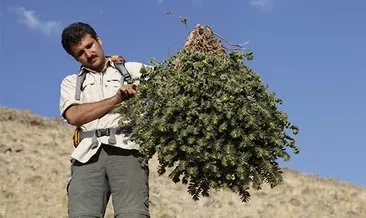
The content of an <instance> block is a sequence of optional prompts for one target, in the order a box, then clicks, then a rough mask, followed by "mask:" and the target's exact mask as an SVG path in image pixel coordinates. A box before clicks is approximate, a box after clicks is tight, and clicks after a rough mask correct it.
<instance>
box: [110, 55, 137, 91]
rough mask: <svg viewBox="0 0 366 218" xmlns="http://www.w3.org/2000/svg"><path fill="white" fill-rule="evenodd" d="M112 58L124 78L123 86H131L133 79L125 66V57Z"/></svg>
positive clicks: (115, 56)
mask: <svg viewBox="0 0 366 218" xmlns="http://www.w3.org/2000/svg"><path fill="white" fill-rule="evenodd" d="M110 58H111V60H112V62H113V63H114V65H115V66H116V68H117V70H118V71H119V73H120V74H121V76H122V78H121V85H123V84H124V82H127V83H128V84H131V83H132V77H131V74H130V73H129V72H128V70H127V69H126V66H125V63H126V60H125V59H124V58H123V57H121V56H118V55H112V56H110Z"/></svg>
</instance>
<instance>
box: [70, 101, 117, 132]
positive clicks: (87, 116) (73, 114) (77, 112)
mask: <svg viewBox="0 0 366 218" xmlns="http://www.w3.org/2000/svg"><path fill="white" fill-rule="evenodd" d="M119 102H120V101H118V99H116V98H115V97H111V98H107V99H104V100H102V101H98V102H93V103H84V104H78V105H73V106H71V107H70V108H69V109H67V111H66V112H65V118H66V120H67V121H68V122H69V123H70V124H71V125H75V126H81V125H83V124H85V123H89V122H90V121H93V120H96V119H98V118H100V117H102V116H104V115H105V114H107V113H109V112H110V111H111V110H112V109H114V108H115V106H116V105H117V104H118V103H119Z"/></svg>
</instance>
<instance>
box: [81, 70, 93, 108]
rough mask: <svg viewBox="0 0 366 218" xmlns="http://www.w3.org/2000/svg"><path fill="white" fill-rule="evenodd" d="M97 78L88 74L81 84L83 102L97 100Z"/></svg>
mask: <svg viewBox="0 0 366 218" xmlns="http://www.w3.org/2000/svg"><path fill="white" fill-rule="evenodd" d="M95 87H96V83H95V78H93V77H91V76H88V75H87V76H86V78H85V80H84V82H83V84H82V86H81V91H82V92H81V101H82V102H83V103H88V102H93V101H96V100H97V93H96V88H95Z"/></svg>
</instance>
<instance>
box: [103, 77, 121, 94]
mask: <svg viewBox="0 0 366 218" xmlns="http://www.w3.org/2000/svg"><path fill="white" fill-rule="evenodd" d="M104 79H105V82H104V93H105V95H106V97H107V98H109V97H112V96H113V95H115V94H116V93H117V91H118V89H119V88H120V87H121V79H122V76H121V74H119V73H115V74H112V75H108V76H106V77H105V78H104Z"/></svg>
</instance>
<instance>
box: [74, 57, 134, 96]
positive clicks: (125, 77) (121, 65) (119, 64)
mask: <svg viewBox="0 0 366 218" xmlns="http://www.w3.org/2000/svg"><path fill="white" fill-rule="evenodd" d="M107 57H109V58H110V59H111V61H112V62H113V63H114V65H115V67H116V68H117V70H118V72H119V73H120V74H121V85H123V84H124V82H127V83H128V84H131V83H132V77H131V74H130V73H129V72H128V70H127V69H126V66H125V63H126V60H125V59H124V58H123V57H122V56H118V55H112V56H107ZM85 77H86V69H85V68H84V67H83V66H81V67H80V71H79V73H78V75H77V77H76V86H75V100H78V101H79V100H80V95H81V92H82V91H83V90H82V87H83V83H84V80H85Z"/></svg>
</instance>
